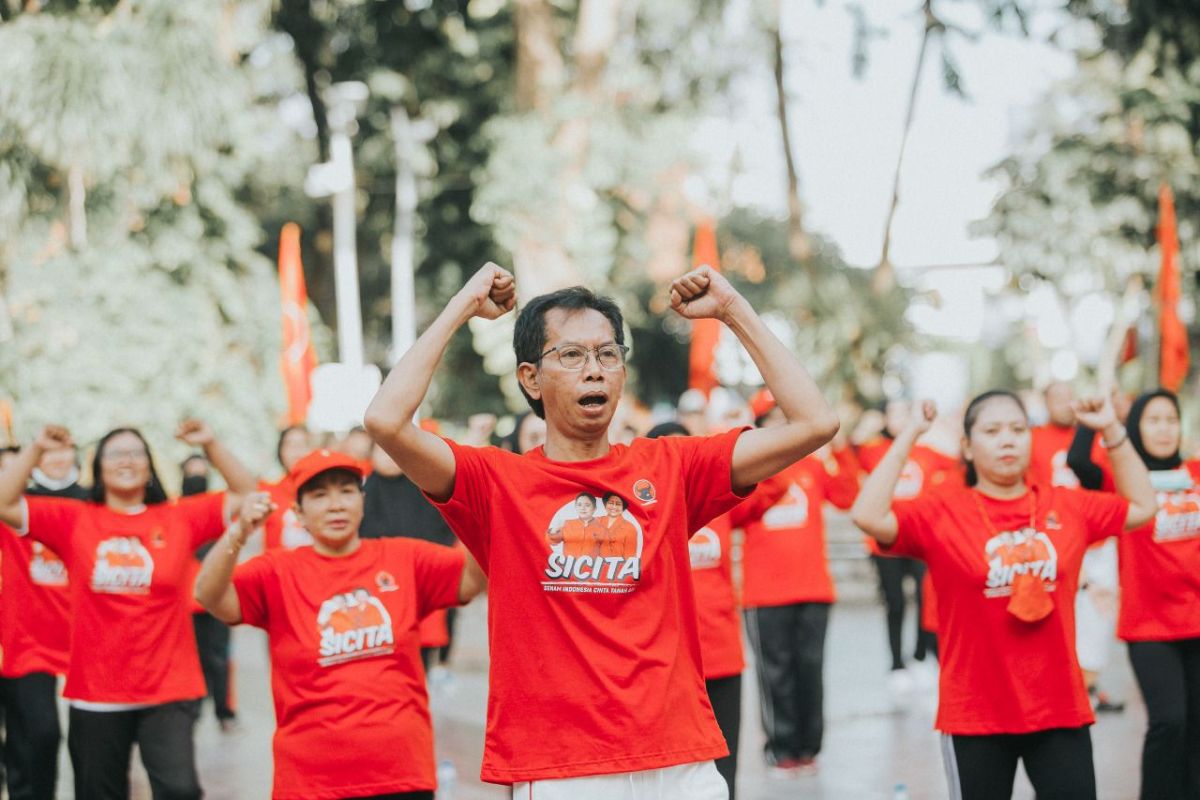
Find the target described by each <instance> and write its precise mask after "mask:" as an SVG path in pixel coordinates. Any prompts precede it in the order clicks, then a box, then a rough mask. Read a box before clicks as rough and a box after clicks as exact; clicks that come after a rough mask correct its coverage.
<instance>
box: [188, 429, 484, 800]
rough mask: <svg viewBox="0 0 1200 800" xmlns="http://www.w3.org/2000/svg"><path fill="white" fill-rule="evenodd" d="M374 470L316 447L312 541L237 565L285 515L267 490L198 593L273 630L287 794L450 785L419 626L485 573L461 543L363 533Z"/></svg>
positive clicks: (232, 532)
mask: <svg viewBox="0 0 1200 800" xmlns="http://www.w3.org/2000/svg"><path fill="white" fill-rule="evenodd" d="M362 472H363V470H362V464H361V462H359V461H358V460H357V459H355V458H352V457H350V456H347V455H344V454H341V453H336V452H332V451H330V450H317V451H314V452H312V453H309V454H308V455H306V456H304V457H303V458H301V459H300V460H299V461H297V462H296V463H295V465H293V467H292V469H291V472H290V478H291V481H292V485H293V486H294V487H295V493H296V494H295V496H296V506H295V511H296V515H297V517H298V518H299V520H300V521H301V523H303V525H304V527H305V528H306V529H307V530H308V532H309V533H310V534H311V535H312V537H313V543H312V545H311V546H306V547H300V548H297V549H294V550H283V549H277V550H273V551H270V552H267V553H265V554H263V555H261V556H258V557H256V558H253V559H251V560H249V561H247V562H246V563H245V564H242V565H241V566H239V567H237V568H236V569H235V565H236V563H237V558H238V553H239V552H240V551H241V549H242V546H243V545H244V544H245V543H246V539H247V537H249V535H250V534H251V532H252V531H253V530H254V529H255V528H256V527H258V526H259V525H260V523H261V521H262V520H263V519H264V518H265V517H266V516H267V515H268V514H269V513H270V512H271V510H272V504H271V500H270V497H269V496H268V495H267V494H266V493H260V494H257V495H255V496H254V498H253V501H252V505H251V507H250V509H249V513H248V514H246V515H245V516H243V518H242V519H241V520H239V521H238V522H237V523H236V524H234V525H231V526H230V527H229V529H228V530H227V531H226V533H225V535H224V537H222V539H221V540H220V541H218V542H217V544H216V546H215V547H213V549H212V550H211V551H209V553H208V555H207V556H206V557H205V559H204V564H203V566H202V567H201V568H200V575H199V576H198V577H197V579H196V599H197V600H199V601H200V603H201V604H202V605H203V606H204V607H205V608H207V609H208V611H209V613H211V614H212V615H213V616H215V617H217V618H218V619H221V620H223V621H224V622H226V623H228V624H231V625H233V624H237V623H242V622H244V623H247V624H250V625H255V626H257V627H260V628H263V629H265V630H266V631H267V635H268V638H269V640H270V649H271V686H272V690H273V693H274V697H275V718H276V720H277V729H276V732H275V741H274V753H275V785H274V789H273V792H272V797H274V798H276V799H277V800H290V799H292V798H296V799H298V798H304V800H335V799H336V798H346V797H356V798H368V797H369V798H395V799H396V800H400V799H401V798H404V799H405V800H408V799H411V800H424V799H428V800H432V798H433V790H434V789H435V787H436V779H435V770H434V760H433V730H432V726H431V724H430V719H429V703H428V698H427V696H426V693H425V676H424V671H423V669H422V667H421V654H420V635H419V631H418V623H419V621H420V620H421V618H422V617H424V616H426V615H427V614H428V613H429V612H431V611H433V610H435V609H439V608H446V607H449V606H453V605H458V604H460V603H465V602H467V601H468V600H470V599H471V598H472V597H474V596H475V595H477V594H479V592H481V591H483V588H484V586H485V579H484V577H483V573H482V572H481V571H480V570H479V567H478V566H477V565H476V564H475V562H474V560H473V559H472V558H471V557H470V556H469V555H466V553H465V552H464V551H462V550H459V549H453V548H449V547H442V546H440V545H436V544H433V543H431V542H425V541H420V540H416V539H405V538H385V539H362V538H360V537H359V524H360V523H361V522H362V516H363V490H362Z"/></svg>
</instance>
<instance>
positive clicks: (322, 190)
mask: <svg viewBox="0 0 1200 800" xmlns="http://www.w3.org/2000/svg"><path fill="white" fill-rule="evenodd" d="M367 96H368V93H367V86H366V84H364V83H361V82H359V81H346V82H343V83H335V84H333V85H332V86H330V87H329V89H328V90H326V92H325V100H326V103H327V105H328V107H327V118H328V120H329V129H330V137H329V161H328V162H325V163H323V164H315V165H313V167H312V169H310V170H309V173H308V177H307V179H306V180H305V190H306V191H307V192H308V194H309V195H310V196H313V197H332V202H333V273H334V288H335V290H336V293H337V317H338V318H337V334H338V360H339V361H340V362H341V363H342V364H344V365H345V366H346V367H347V368H349V369H351V370H353V371H354V372H359V371H361V370H362V366H363V332H362V304H361V301H360V300H359V291H358V250H357V244H356V237H355V229H356V228H357V225H358V220H357V217H358V213H357V209H356V208H355V191H354V153H353V148H352V146H351V143H350V137H351V136H352V135H353V134H354V133H355V132H356V131H357V130H358V123H357V117H358V114H359V113H360V112H361V111H362V110H363V108H364V107H365V106H366V102H367Z"/></svg>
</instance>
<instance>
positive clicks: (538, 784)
mask: <svg viewBox="0 0 1200 800" xmlns="http://www.w3.org/2000/svg"><path fill="white" fill-rule="evenodd" d="M512 796H513V800H729V787H728V786H726V785H725V779H724V778H722V777H721V773H719V772H717V767H716V765H715V764H713V762H711V761H700V762H697V763H695V764H680V765H679V766H676V767H663V768H662V769H648V770H643V771H641V772H618V773H616V774H613V775H593V776H589V777H586V778H558V779H552V780H546V781H532V782H529V783H514V784H513V787H512Z"/></svg>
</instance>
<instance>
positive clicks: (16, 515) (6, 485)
mask: <svg viewBox="0 0 1200 800" xmlns="http://www.w3.org/2000/svg"><path fill="white" fill-rule="evenodd" d="M70 446H71V434H70V432H69V431H68V430H67V429H66V428H62V427H59V426H58V425H47V426H46V427H45V428H43V429H42V431H41V433H40V434H38V437H37V438H36V439H34V440H33V442H31V443H30V444H29V445H27V446H25V447H23V448H21V452H19V453H17V455H16V458H14V459H13V461H12V463H10V464H9V465H8V468H7V469H5V470H4V471H2V472H0V522H3V523H4V524H5V525H8V526H9V527H10V528H13V529H14V530H21V529H22V528H24V527H25V503H24V499H25V487H26V486H27V485H28V484H29V478H30V476H31V475H33V468H34V467H36V466H37V463H38V461H40V460H41V458H42V456H43V455H44V454H45V453H46V452H47V451H49V450H56V449H58V448H60V447H70Z"/></svg>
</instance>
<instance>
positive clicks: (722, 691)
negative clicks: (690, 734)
mask: <svg viewBox="0 0 1200 800" xmlns="http://www.w3.org/2000/svg"><path fill="white" fill-rule="evenodd" d="M704 688H706V689H708V702H709V703H711V704H712V707H713V714H715V715H716V717H717V726H718V727H719V728H720V729H721V733H722V734H723V735H724V736H725V745H726V746H727V747H728V748H729V755H727V756H725V757H724V758H718V759H717V760H716V765H717V772H719V773H721V777H722V778H724V779H725V783H727V784H729V800H736V795H737V786H736V783H737V781H736V778H737V756H738V740H739V739H740V738H741V735H742V676H741V675H730V676H729V677H727V678H712V679H710V680H706V681H705V682H704Z"/></svg>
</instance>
